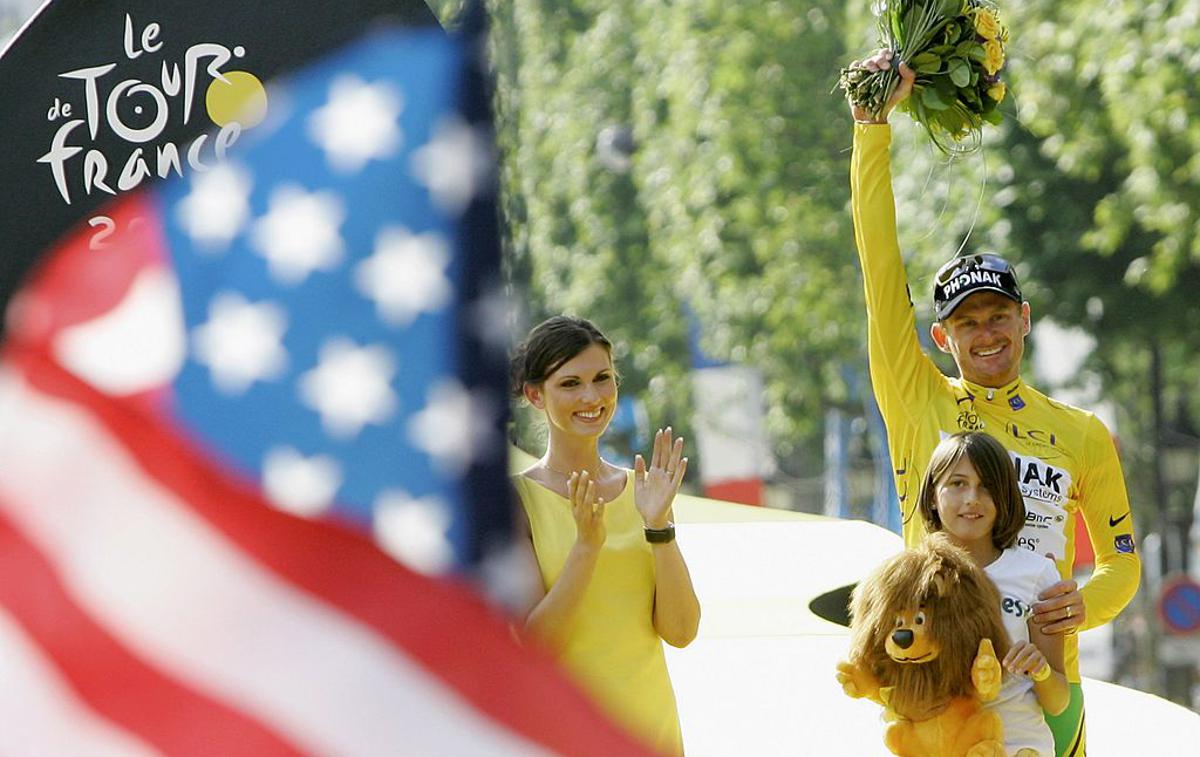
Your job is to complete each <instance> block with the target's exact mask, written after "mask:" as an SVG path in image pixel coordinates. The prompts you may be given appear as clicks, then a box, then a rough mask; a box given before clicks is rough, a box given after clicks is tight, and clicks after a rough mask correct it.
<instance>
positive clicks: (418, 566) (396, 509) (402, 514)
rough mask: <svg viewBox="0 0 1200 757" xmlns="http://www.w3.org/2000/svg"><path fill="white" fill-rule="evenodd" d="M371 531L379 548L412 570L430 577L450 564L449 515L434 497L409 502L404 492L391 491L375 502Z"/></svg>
mask: <svg viewBox="0 0 1200 757" xmlns="http://www.w3.org/2000/svg"><path fill="white" fill-rule="evenodd" d="M373 510H374V521H375V522H374V528H375V536H376V538H377V539H378V541H379V545H380V546H381V547H383V549H384V550H385V551H386V552H387V553H388V554H390V555H392V556H393V557H395V558H396V559H397V560H399V561H400V562H402V563H404V564H405V565H407V566H409V567H410V568H412V569H413V570H417V571H420V572H422V573H426V574H430V575H434V574H438V573H441V572H443V571H445V570H446V569H447V568H449V567H450V565H451V564H452V563H453V562H454V550H453V548H452V547H451V546H450V541H449V540H448V539H447V538H446V532H447V530H448V529H449V528H450V512H449V509H448V508H447V507H446V503H444V502H443V501H442V500H440V499H438V498H437V497H422V498H421V499H413V498H412V497H411V496H409V494H408V492H405V491H401V490H397V489H392V490H388V491H385V492H384V493H382V494H380V495H379V498H378V499H377V500H376V501H375V507H374V508H373Z"/></svg>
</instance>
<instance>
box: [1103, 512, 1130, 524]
mask: <svg viewBox="0 0 1200 757" xmlns="http://www.w3.org/2000/svg"><path fill="white" fill-rule="evenodd" d="M1128 517H1129V511H1128V510H1126V511H1125V514H1124V515H1122V516H1121V517H1120V518H1114V517H1113V516H1111V515H1110V516H1108V525H1109V527H1110V528H1116V527H1117V526H1118V525H1120V523H1121V521H1123V520H1125V519H1126V518H1128Z"/></svg>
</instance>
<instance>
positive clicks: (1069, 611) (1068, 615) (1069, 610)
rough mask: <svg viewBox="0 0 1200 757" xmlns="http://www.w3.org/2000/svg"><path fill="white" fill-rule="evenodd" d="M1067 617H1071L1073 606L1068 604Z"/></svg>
mask: <svg viewBox="0 0 1200 757" xmlns="http://www.w3.org/2000/svg"><path fill="white" fill-rule="evenodd" d="M1067 617H1068V618H1069V617H1071V606H1070V605H1067Z"/></svg>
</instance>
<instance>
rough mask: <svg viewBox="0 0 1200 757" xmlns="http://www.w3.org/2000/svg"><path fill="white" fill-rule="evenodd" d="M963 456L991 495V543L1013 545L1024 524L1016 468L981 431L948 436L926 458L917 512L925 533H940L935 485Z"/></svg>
mask: <svg viewBox="0 0 1200 757" xmlns="http://www.w3.org/2000/svg"><path fill="white" fill-rule="evenodd" d="M963 455H966V456H967V459H968V460H970V461H971V465H973V466H974V467H975V472H976V473H978V474H979V480H980V482H981V483H982V484H983V485H984V487H986V488H987V490H988V493H989V494H991V495H992V502H993V503H995V505H996V522H995V523H994V524H992V544H994V545H996V548H997V549H1008V548H1009V547H1011V546H1012V545H1014V544H1016V543H1017V534H1019V533H1020V532H1021V528H1022V527H1023V526H1024V525H1025V499H1024V498H1023V497H1022V496H1021V486H1020V484H1018V483H1017V469H1016V466H1015V465H1013V461H1012V458H1010V457H1009V456H1008V450H1006V449H1004V446H1003V445H1001V444H1000V442H998V441H996V439H995V438H994V437H992V436H991V435H989V434H985V433H983V432H982V431H966V432H960V433H957V434H952V435H950V436H948V437H946V438H945V439H943V440H942V441H941V443H940V444H938V446H937V447H935V448H934V450H933V455H932V456H930V458H929V468H928V470H926V472H925V479H924V480H923V481H922V482H921V493H920V494H919V495H918V497H917V509H918V510H920V512H921V518H922V519H923V520H924V521H925V527H926V529H927V530H929V531H941V530H942V519H941V518H939V517H938V513H937V492H936V489H937V484H938V482H939V481H941V480H942V479H943V478H945V477H946V474H947V473H949V472H950V469H951V468H953V467H954V466H955V465H958V461H959V460H961V459H962V458H963Z"/></svg>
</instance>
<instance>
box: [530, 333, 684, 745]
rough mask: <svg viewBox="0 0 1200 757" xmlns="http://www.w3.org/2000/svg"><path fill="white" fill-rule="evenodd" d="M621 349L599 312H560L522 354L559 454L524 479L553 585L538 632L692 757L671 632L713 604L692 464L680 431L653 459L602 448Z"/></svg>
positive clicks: (533, 533)
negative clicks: (698, 550)
mask: <svg viewBox="0 0 1200 757" xmlns="http://www.w3.org/2000/svg"><path fill="white" fill-rule="evenodd" d="M611 352H612V345H611V344H610V343H609V341H608V339H607V338H605V336H604V335H603V334H601V333H600V331H599V330H598V329H597V328H596V327H595V326H594V325H592V324H591V323H590V322H589V321H586V320H584V319H582V318H571V317H568V316H556V317H554V318H551V319H549V320H547V321H545V322H544V323H542V324H540V325H538V326H537V327H536V328H534V329H533V331H532V332H530V334H529V336H528V338H527V339H526V340H525V342H524V344H522V345H521V346H520V347H519V348H518V350H517V352H516V354H515V355H514V357H513V361H512V378H513V390H514V393H515V394H517V395H518V396H520V397H523V398H524V399H525V400H527V401H528V402H529V404H530V405H532V406H533V407H534V408H536V409H537V410H539V411H541V412H542V413H543V414H544V416H545V420H546V427H547V430H548V443H547V446H546V453H545V454H544V455H543V456H542V459H541V460H538V461H537V462H536V463H534V464H533V465H532V466H531V467H530V468H529V469H528V470H526V471H524V472H523V473H522V474H521V475H519V476H515V477H514V483H515V486H516V489H517V492H518V494H519V496H520V500H521V504H522V505H523V506H524V512H525V514H526V515H527V516H528V524H529V535H530V544H531V547H532V551H533V553H534V556H535V557H536V560H537V564H538V569H539V571H540V572H541V576H542V584H543V585H542V587H541V588H542V589H543V590H544V593H543V594H542V596H540V597H539V598H537V599H536V602H535V603H534V605H533V607H532V609H531V610H530V611H529V614H528V616H527V619H526V623H525V625H526V628H527V629H528V630H529V631H530V632H531V633H533V634H534V635H536V636H537V637H539V638H540V639H541V640H542V641H543V642H544V643H545V644H546V645H547V646H548V647H549V649H550V650H551V651H552V652H553V653H556V654H558V656H559V658H560V660H561V661H562V662H563V664H564V665H565V667H566V668H567V669H568V670H569V671H570V672H571V673H573V674H574V677H575V679H576V680H577V681H578V682H579V683H580V684H581V685H582V686H583V687H584V688H585V689H586V690H588V691H589V692H590V693H591V694H592V695H593V696H594V697H595V698H596V700H597V701H598V702H599V703H600V704H601V705H602V706H603V707H604V708H605V709H606V710H607V711H608V712H609V714H610V715H612V717H613V718H614V719H615V720H617V722H620V723H623V724H624V725H625V726H626V727H628V728H629V729H630V730H631V731H632V732H634V733H636V734H639V735H641V736H642V737H644V738H645V740H646V741H647V742H649V743H650V744H651V745H653V746H655V747H657V748H658V750H659V751H661V752H662V753H664V754H681V753H682V750H683V746H682V738H681V735H680V730H679V716H678V713H677V711H676V707H675V693H674V691H673V690H672V688H671V681H670V678H669V677H668V675H667V665H666V658H665V656H664V655H663V649H662V643H661V641H660V639H661V640H665V641H666V642H667V643H668V644H671V645H672V646H676V647H682V646H685V645H687V644H688V643H690V642H691V641H692V639H694V638H695V636H696V630H697V627H698V625H699V622H700V603H699V601H698V600H697V599H696V593H695V591H694V590H693V589H692V581H691V577H690V576H689V574H688V569H687V565H686V564H685V563H684V561H683V555H682V553H680V551H679V546H678V545H677V544H676V543H675V540H674V539H675V527H674V525H673V524H672V523H671V503H672V501H673V500H674V498H675V493H676V491H678V489H679V484H680V482H681V481H682V480H683V474H684V472H685V471H686V470H687V459H686V458H684V457H683V439H675V440H674V441H673V442H672V437H671V429H670V428H667V429H666V430H665V431H664V430H660V431H659V432H658V433H657V434H656V435H655V437H654V451H653V454H652V455H651V459H650V465H649V466H647V465H646V463H645V461H644V460H643V459H642V457H641V455H638V456H637V458H636V462H635V464H634V469H633V470H627V469H624V468H620V467H618V466H616V465H613V464H612V463H609V462H607V461H605V460H603V459H602V458H601V457H600V450H599V444H600V436H601V434H603V433H604V430H605V429H606V428H607V427H608V424H609V421H610V420H612V417H613V413H614V411H615V410H616V407H617V372H616V369H615V368H614V367H613V362H612V354H611Z"/></svg>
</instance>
